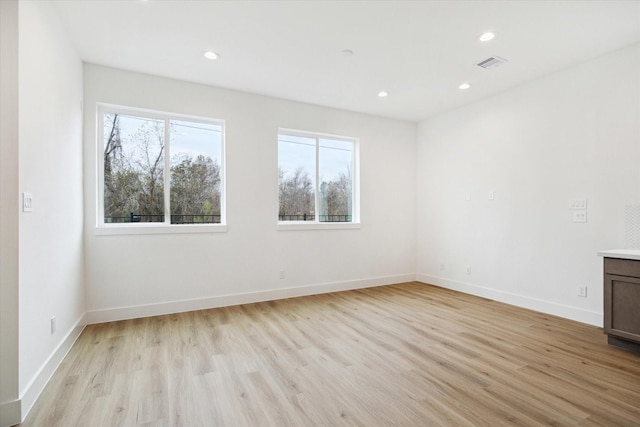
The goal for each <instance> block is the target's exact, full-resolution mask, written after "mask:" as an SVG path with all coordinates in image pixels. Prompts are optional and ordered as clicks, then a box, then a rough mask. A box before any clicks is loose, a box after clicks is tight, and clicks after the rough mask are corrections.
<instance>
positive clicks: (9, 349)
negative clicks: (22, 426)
mask: <svg viewBox="0 0 640 427" xmlns="http://www.w3.org/2000/svg"><path fill="white" fill-rule="evenodd" d="M18 396H19V393H18V2H17V1H16V0H13V1H0V425H3V426H4V425H9V424H15V423H16V421H18V420H19V417H20V403H19V397H18Z"/></svg>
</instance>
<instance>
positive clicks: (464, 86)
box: [458, 83, 471, 90]
mask: <svg viewBox="0 0 640 427" xmlns="http://www.w3.org/2000/svg"><path fill="white" fill-rule="evenodd" d="M470 87H471V83H462V84H461V85H460V86H458V89H462V90H467V89H469V88H470Z"/></svg>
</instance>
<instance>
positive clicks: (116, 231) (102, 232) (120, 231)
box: [95, 224, 227, 236]
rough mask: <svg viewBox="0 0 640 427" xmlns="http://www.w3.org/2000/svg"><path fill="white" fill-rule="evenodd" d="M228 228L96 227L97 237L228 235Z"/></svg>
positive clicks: (211, 225)
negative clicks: (193, 234) (192, 234)
mask: <svg viewBox="0 0 640 427" xmlns="http://www.w3.org/2000/svg"><path fill="white" fill-rule="evenodd" d="M226 232H227V226H226V225H222V224H216V225H213V224H180V225H177V224H176V225H164V224H163V225H158V224H149V225H139V224H136V225H117V226H109V225H102V226H98V227H96V233H95V234H96V236H116V235H134V234H191V233H226Z"/></svg>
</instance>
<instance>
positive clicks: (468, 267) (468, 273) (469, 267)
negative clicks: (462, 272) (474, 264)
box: [466, 265, 471, 276]
mask: <svg viewBox="0 0 640 427" xmlns="http://www.w3.org/2000/svg"><path fill="white" fill-rule="evenodd" d="M466 271H467V276H470V275H471V266H469V265H467V269H466Z"/></svg>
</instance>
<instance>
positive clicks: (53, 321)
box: [51, 316, 56, 335]
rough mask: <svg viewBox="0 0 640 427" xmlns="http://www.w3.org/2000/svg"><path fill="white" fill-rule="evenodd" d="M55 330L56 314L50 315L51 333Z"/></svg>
mask: <svg viewBox="0 0 640 427" xmlns="http://www.w3.org/2000/svg"><path fill="white" fill-rule="evenodd" d="M55 332H56V316H52V317H51V335H53V334H54V333H55Z"/></svg>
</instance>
